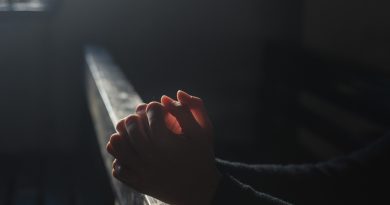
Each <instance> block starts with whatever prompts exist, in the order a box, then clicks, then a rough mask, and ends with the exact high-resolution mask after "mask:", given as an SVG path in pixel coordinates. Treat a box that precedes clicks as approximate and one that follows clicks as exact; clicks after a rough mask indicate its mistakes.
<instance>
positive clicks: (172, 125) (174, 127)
mask: <svg viewBox="0 0 390 205" xmlns="http://www.w3.org/2000/svg"><path fill="white" fill-rule="evenodd" d="M173 101H174V100H173V99H172V98H170V97H168V96H166V95H163V96H162V97H161V104H163V105H164V107H165V108H167V106H169V103H171V102H173ZM167 111H168V116H167V118H166V119H165V121H166V123H167V126H168V128H169V130H170V131H171V132H173V133H175V134H182V133H183V132H182V128H181V127H180V125H179V122H178V121H177V119H176V118H175V116H173V115H172V114H171V113H170V111H169V110H168V109H167Z"/></svg>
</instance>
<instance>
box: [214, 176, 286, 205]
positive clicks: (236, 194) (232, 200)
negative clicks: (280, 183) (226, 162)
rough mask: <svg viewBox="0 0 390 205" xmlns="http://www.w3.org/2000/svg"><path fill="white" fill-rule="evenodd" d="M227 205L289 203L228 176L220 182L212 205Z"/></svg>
mask: <svg viewBox="0 0 390 205" xmlns="http://www.w3.org/2000/svg"><path fill="white" fill-rule="evenodd" d="M226 204H247V205H251V204H253V205H254V204H258V205H288V204H289V203H287V202H285V201H283V200H281V199H278V198H275V197H273V196H270V195H268V194H265V193H261V192H258V191H256V190H254V189H253V188H252V187H250V186H248V185H246V184H243V183H241V182H239V181H238V180H236V179H235V178H234V177H231V176H229V175H227V174H224V175H223V176H222V178H221V180H220V183H219V186H218V189H217V192H216V193H215V196H214V199H213V201H212V205H226Z"/></svg>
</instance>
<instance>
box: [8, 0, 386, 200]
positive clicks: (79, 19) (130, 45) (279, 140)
mask: <svg viewBox="0 0 390 205" xmlns="http://www.w3.org/2000/svg"><path fill="white" fill-rule="evenodd" d="M389 6H390V4H389V3H388V2H387V1H381V0H371V1H364V0H355V1H352V0H337V1H336V0H331V1H325V0H315V1H314V0H311V1H292V0H207V1H206V0H197V1H194V0H187V1H178V0H142V1H141V0H111V1H108V0H82V1H81V0H63V1H59V0H58V1H54V4H52V8H51V9H50V10H49V11H46V12H9V11H8V12H7V11H3V12H2V11H0V89H1V92H0V94H1V101H0V117H1V120H0V158H1V159H4V160H5V161H4V163H2V164H4V167H2V169H8V167H10V163H11V164H12V163H15V164H16V165H15V166H16V167H19V165H20V164H21V163H19V162H20V161H23V163H24V161H26V158H27V159H35V160H36V159H39V160H38V161H39V163H41V164H45V166H46V164H47V162H51V161H53V160H52V159H53V158H55V159H56V160H54V161H61V160H63V161H64V164H69V166H65V167H77V168H75V170H79V169H84V168H86V167H88V164H90V165H91V166H95V167H96V170H100V171H96V173H97V174H94V175H93V177H91V179H90V180H92V181H93V180H96V181H99V180H100V181H102V180H103V179H105V175H104V174H105V173H103V171H102V170H101V164H100V161H99V157H100V156H99V155H98V151H97V145H96V142H95V138H94V132H93V126H92V125H91V120H90V117H89V111H88V108H87V105H86V99H85V94H84V81H83V80H84V61H83V49H84V46H85V45H88V44H94V45H100V46H102V47H104V48H106V49H107V50H108V51H109V52H110V53H111V54H112V56H113V57H114V59H115V60H116V62H117V63H118V64H119V65H120V67H121V68H122V69H123V71H124V72H125V74H126V76H127V77H128V79H129V80H130V81H131V82H132V84H133V85H134V87H135V88H136V90H137V91H138V93H139V94H140V95H141V96H142V98H143V99H144V101H146V102H148V101H151V100H158V99H159V98H160V96H161V95H163V94H167V95H170V96H173V95H174V94H175V92H176V91H177V90H178V89H183V90H185V91H188V92H189V93H191V94H193V95H197V96H200V97H202V98H203V99H204V101H205V103H206V106H207V108H208V110H209V112H210V115H211V118H212V120H213V122H214V125H215V128H216V138H215V143H216V144H215V147H216V154H217V156H218V157H222V158H225V159H230V160H240V161H246V162H266V163H279V162H282V163H291V162H308V161H316V160H319V159H326V158H329V157H332V156H334V155H336V154H337V153H345V152H349V151H351V150H353V149H355V148H359V147H361V146H362V145H363V144H365V143H366V142H368V141H370V140H360V141H359V140H357V141H359V143H360V144H359V143H357V144H358V145H356V146H349V145H350V144H351V143H353V142H354V141H356V140H355V139H352V142H351V141H347V142H344V141H343V143H344V144H347V147H348V149H347V148H345V146H344V147H343V146H341V147H338V148H337V151H332V150H334V149H333V148H334V146H333V145H332V146H328V145H329V143H325V144H326V145H324V144H323V143H319V142H318V140H317V141H315V140H314V141H313V140H311V141H310V140H306V141H305V140H302V138H299V135H297V134H296V133H295V131H296V129H297V126H296V123H295V122H296V120H297V119H298V120H299V119H301V118H302V119H303V117H299V116H301V114H300V113H298V112H293V113H291V110H295V106H294V107H293V108H292V107H291V105H292V104H294V103H295V100H292V99H295V97H296V95H295V94H294V93H295V92H296V93H300V92H297V89H293V90H289V89H287V90H286V89H284V88H291V87H294V88H295V86H296V85H297V82H302V81H304V79H302V76H307V78H305V79H316V78H317V79H318V80H319V81H321V80H324V79H325V81H326V82H329V81H332V79H333V77H334V76H341V77H340V78H341V79H349V76H358V77H356V78H357V79H358V80H361V79H365V80H366V79H369V80H368V81H369V82H370V83H369V84H368V85H369V87H370V86H371V85H373V84H375V83H374V82H378V81H381V82H382V81H383V82H385V83H382V84H380V85H376V84H375V86H376V87H375V86H371V87H370V88H373V89H374V91H378V93H376V92H374V93H376V94H375V95H374V96H376V97H378V99H379V101H381V100H383V99H388V98H387V97H386V96H384V95H383V93H385V92H382V91H384V90H386V89H387V90H388V88H389V87H386V86H388V84H387V83H386V82H387V81H386V79H387V78H386V76H387V74H388V71H389V66H390V60H389V59H390V58H389V54H390V41H389V38H388V36H390V22H389V19H390V14H389V12H388V8H389ZM302 68H304V69H306V71H311V72H303V71H302V70H301V69H302ZM330 69H333V72H325V73H323V72H324V71H328V70H330ZM297 70H300V71H299V72H295V71H297ZM317 71H318V72H317ZM360 71H362V72H363V74H361V72H360ZM308 73H311V74H308ZM318 73H320V75H319V76H316V74H318ZM321 73H322V74H321ZM340 73H342V74H340ZM367 73H368V74H367ZM350 74H351V75H350ZM355 74H356V75H355ZM314 76H316V77H314ZM367 76H368V77H367ZM326 79H327V80H326ZM377 79H380V80H377ZM319 81H317V80H313V82H312V83H313V85H314V84H315V83H314V82H319ZM321 82H322V81H321ZM326 82H325V84H326ZM359 82H360V81H359ZM325 84H324V85H325ZM316 85H317V84H316ZM359 85H360V84H359ZM317 86H318V85H317ZM298 87H299V86H298ZM307 87H313V86H312V84H305V85H304V86H303V87H302V86H301V87H300V89H306V88H307ZM320 87H321V86H320ZM321 88H324V89H325V90H326V89H327V87H326V86H322V87H321ZM379 91H381V92H379ZM368 93H372V92H371V91H370V92H368ZM371 97H372V96H371ZM367 98H370V97H367V96H363V97H361V98H360V99H367ZM370 99H372V98H370ZM290 100H292V101H290ZM370 106H371V105H370V104H367V105H366V106H363V107H366V108H367V107H370ZM320 107H321V106H320ZM387 108H388V107H386V106H385V105H383V108H382V107H379V111H378V112H380V111H381V109H387ZM320 109H322V108H320ZM360 110H361V109H359V108H358V109H357V111H356V113H360ZM289 116H290V118H289ZM291 116H294V117H291ZM297 116H298V117H297ZM372 116H374V117H373V118H374V119H376V118H377V116H376V115H375V114H372ZM335 118H337V117H335ZM310 119H311V118H310ZM313 119H314V118H313ZM352 119H355V118H353V117H352ZM359 119H360V118H359ZM386 119H388V118H386V117H383V118H381V119H380V120H378V121H380V122H382V123H376V121H375V120H374V121H368V125H367V123H366V122H367V121H364V120H363V121H364V123H365V125H367V126H368V128H367V130H369V131H367V132H366V133H364V135H365V136H368V135H370V136H377V135H380V133H382V132H383V131H384V130H385V129H386V127H388V126H387V124H386V123H384V122H385V121H386ZM330 121H332V120H330ZM346 121H348V120H346ZM352 121H353V120H352ZM352 121H351V123H349V125H351V124H352V125H353V123H354V122H352ZM387 122H388V121H387ZM359 123H360V122H357V124H355V125H359ZM364 123H363V124H364ZM370 123H371V124H370ZM372 124H374V125H372ZM371 125H372V126H371ZM370 126H371V127H370ZM375 126H377V127H375ZM355 127H358V126H355ZM373 127H374V128H373ZM378 127H379V128H378ZM322 129H326V128H322ZM341 129H343V128H341ZM356 129H357V128H356ZM335 130H337V129H335ZM354 130H355V128H352V131H354ZM355 132H359V134H361V132H360V131H359V130H358V131H356V130H355ZM346 135H348V134H346ZM362 135H363V134H362ZM348 136H349V135H348ZM374 138H375V137H372V138H371V139H374ZM304 139H306V138H304ZM327 140H328V139H327V138H325V141H327ZM316 143H317V144H321V145H320V147H321V149H322V150H323V151H322V152H321V153H319V154H318V153H316V152H315V151H314V152H313V148H310V147H313V146H314V147H315V144H316ZM343 143H341V144H343ZM331 144H332V143H331ZM339 144H340V143H339ZM336 145H337V143H336ZM314 150H317V149H316V148H314ZM57 159H60V160H57ZM27 161H28V160H27ZM73 161H75V162H77V163H72V162H73ZM23 163H22V164H23ZM34 164H36V163H34ZM59 164H62V163H59ZM20 166H21V165H20ZM23 166H24V165H23ZM45 166H43V165H42V166H40V167H41V168H42V167H45ZM62 166H64V165H62ZM11 167H12V166H11ZM27 167H29V166H27ZM45 169H46V168H45ZM72 170H73V171H72ZM75 170H74V169H73V168H71V171H69V172H72V173H74V174H75V175H79V174H78V171H75ZM11 172H12V169H11ZM100 172H102V173H100ZM94 173H95V172H94ZM99 173H100V174H99ZM21 175H22V176H24V174H21ZM86 175H88V174H86ZM95 175H96V176H95ZM30 178H32V177H30ZM70 178H71V177H70ZM81 178H83V177H81ZM83 179H88V177H86V178H83ZM86 181H88V180H86ZM101 183H102V186H105V185H107V184H105V183H106V182H101ZM10 184H15V183H14V182H10ZM104 190H105V189H104V188H103V192H104ZM0 198H1V197H0ZM108 198H109V197H108ZM106 200H109V199H106ZM11 201H13V200H11Z"/></svg>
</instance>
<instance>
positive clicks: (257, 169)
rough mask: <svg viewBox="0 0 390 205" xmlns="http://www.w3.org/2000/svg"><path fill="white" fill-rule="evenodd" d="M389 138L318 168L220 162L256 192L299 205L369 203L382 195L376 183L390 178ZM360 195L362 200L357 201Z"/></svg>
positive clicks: (307, 165) (226, 171) (318, 165)
mask: <svg viewBox="0 0 390 205" xmlns="http://www.w3.org/2000/svg"><path fill="white" fill-rule="evenodd" d="M389 141H390V138H389V136H385V137H383V138H382V139H380V140H378V141H377V142H375V143H373V144H372V145H370V146H369V147H367V148H365V149H362V150H360V151H357V152H355V153H352V154H350V155H346V156H343V157H339V158H337V159H334V160H329V161H326V162H322V163H317V164H304V165H284V166H283V165H247V164H241V163H232V162H227V161H223V160H217V164H218V168H219V169H220V170H221V172H222V173H228V174H230V175H232V176H234V177H235V178H236V179H238V180H239V181H240V182H242V183H245V184H248V185H250V186H252V187H253V188H254V189H256V190H258V191H261V192H264V193H268V194H271V195H273V196H275V197H280V198H283V199H286V200H288V201H291V202H294V203H297V204H313V203H316V204H327V203H328V204H329V203H334V202H341V201H342V200H345V201H348V202H349V203H350V201H349V200H350V199H351V198H353V199H355V200H357V201H358V200H361V201H364V200H370V198H371V197H377V196H378V195H379V192H378V191H377V189H378V188H377V186H375V184H374V183H376V182H378V181H380V182H381V183H383V184H385V181H384V179H386V178H388V177H387V175H388V174H387V173H388V169H387V168H385V167H386V162H387V160H388V157H389V150H390V149H389V145H390V143H389ZM355 195H358V196H359V197H360V198H359V197H356V196H355Z"/></svg>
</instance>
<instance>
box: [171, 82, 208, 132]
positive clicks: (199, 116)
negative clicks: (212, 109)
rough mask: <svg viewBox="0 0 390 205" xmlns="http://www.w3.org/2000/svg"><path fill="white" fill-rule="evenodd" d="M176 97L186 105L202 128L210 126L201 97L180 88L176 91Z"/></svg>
mask: <svg viewBox="0 0 390 205" xmlns="http://www.w3.org/2000/svg"><path fill="white" fill-rule="evenodd" d="M177 99H178V100H179V102H180V103H182V104H185V105H188V107H189V108H190V110H191V112H192V114H193V115H194V117H195V119H196V121H197V122H198V123H199V125H200V126H201V127H202V128H212V124H211V120H210V118H209V116H208V114H207V111H206V108H205V107H204V104H203V101H202V99H200V98H198V97H195V96H191V95H189V94H187V93H186V92H184V91H182V90H179V91H178V92H177Z"/></svg>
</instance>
